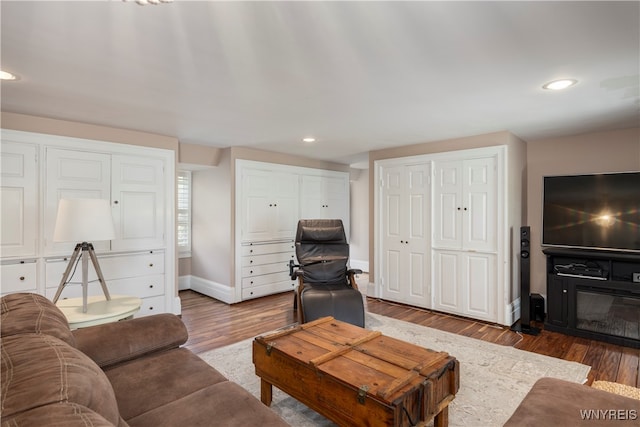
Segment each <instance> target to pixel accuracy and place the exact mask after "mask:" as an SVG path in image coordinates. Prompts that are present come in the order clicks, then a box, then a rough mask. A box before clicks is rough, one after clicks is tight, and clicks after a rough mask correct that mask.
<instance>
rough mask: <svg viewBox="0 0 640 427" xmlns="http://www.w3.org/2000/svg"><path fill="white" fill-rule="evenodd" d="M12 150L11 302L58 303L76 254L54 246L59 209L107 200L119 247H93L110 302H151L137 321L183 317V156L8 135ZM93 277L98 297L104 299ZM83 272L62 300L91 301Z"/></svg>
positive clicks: (5, 242)
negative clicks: (28, 298)
mask: <svg viewBox="0 0 640 427" xmlns="http://www.w3.org/2000/svg"><path fill="white" fill-rule="evenodd" d="M2 140H3V143H2V176H1V178H2V182H1V186H0V187H1V189H2V236H1V245H2V254H1V256H2V260H1V262H2V289H1V291H2V293H3V294H6V293H11V292H18V291H29V292H37V293H40V294H42V295H45V296H47V297H49V298H53V296H54V295H55V292H56V290H57V288H58V285H59V284H60V280H61V279H62V276H63V273H64V271H65V268H66V266H67V263H68V257H69V256H70V255H71V253H72V252H73V249H74V246H75V243H74V242H70V243H69V242H67V243H60V242H54V241H53V232H54V228H55V222H56V215H57V209H58V201H59V200H60V199H61V198H101V199H106V200H109V201H110V203H111V208H112V216H113V220H114V226H115V230H116V238H115V239H114V240H111V241H102V242H92V243H93V245H94V248H95V250H96V254H97V255H98V260H99V263H100V267H101V269H102V272H103V274H104V277H105V280H106V282H107V287H108V288H109V291H110V293H111V294H114V295H115V294H124V295H133V296H138V297H140V298H142V301H143V303H142V308H141V311H140V312H139V313H138V314H137V315H145V314H151V313H161V312H174V313H179V312H180V304H179V299H178V298H177V296H176V290H175V289H176V288H175V267H174V265H175V247H174V246H175V243H174V242H175V237H174V236H175V220H174V210H175V207H174V194H175V154H174V152H173V151H171V150H164V149H156V148H148V147H138V146H131V145H126V144H116V143H109V142H103V141H93V140H86V139H77V138H70V137H61V136H52V135H43V134H35V133H28V132H18V131H10V130H4V129H3V130H2ZM5 202H6V203H5ZM89 269H90V271H89V280H90V281H91V282H90V285H89V294H90V295H99V294H102V290H101V287H100V286H99V285H98V282H97V280H96V279H97V277H96V273H95V271H94V270H93V265H91V264H90V265H89ZM80 270H81V269H77V270H76V271H75V273H74V275H72V277H71V279H70V282H71V283H69V284H68V285H67V286H66V287H65V290H64V292H63V293H62V295H61V298H71V297H79V296H81V295H82V293H81V286H80V282H81V278H80V276H81V271H80Z"/></svg>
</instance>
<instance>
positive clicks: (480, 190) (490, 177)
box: [462, 157, 497, 251]
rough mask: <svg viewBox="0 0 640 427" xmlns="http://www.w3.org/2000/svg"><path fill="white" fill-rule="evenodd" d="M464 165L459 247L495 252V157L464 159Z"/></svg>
mask: <svg viewBox="0 0 640 427" xmlns="http://www.w3.org/2000/svg"><path fill="white" fill-rule="evenodd" d="M464 168H465V202H466V203H465V209H466V210H464V211H463V216H464V225H463V229H464V232H463V239H464V240H463V242H462V245H463V248H464V249H473V250H484V251H495V250H496V247H497V240H496V229H497V224H496V180H495V159H494V158H493V157H491V158H482V159H473V160H467V161H465V162H464Z"/></svg>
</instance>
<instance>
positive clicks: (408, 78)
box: [0, 0, 640, 164]
mask: <svg viewBox="0 0 640 427" xmlns="http://www.w3.org/2000/svg"><path fill="white" fill-rule="evenodd" d="M0 8H1V9H0V13H1V19H2V22H1V24H2V28H1V40H2V51H1V55H2V63H1V65H2V69H4V70H9V71H12V72H15V73H17V74H19V75H20V76H21V80H20V81H17V82H3V83H2V92H1V95H2V110H3V111H10V112H16V113H24V114H31V115H37V116H45V117H52V118H58V119H65V120H72V121H79V122H86V123H93V124H99V125H106V126H113V127H120V128H128V129H135V130H141V131H146V132H153V133H159V134H164V135H172V136H176V137H178V138H179V139H180V140H181V141H182V142H188V143H194V144H203V145H212V146H216V147H228V146H249V147H255V148H260V149H265V150H273V151H278V152H285V153H290V154H297V155H302V156H306V157H312V158H317V159H323V160H332V161H337V162H340V163H346V164H350V163H355V162H359V161H362V160H363V159H366V153H367V152H368V151H369V150H373V149H381V148H387V147H392V146H400V145H408V144H415V143H421V142H428V141H435V140H442V139H448V138H455V137H463V136H468V135H477V134H482V133H488V132H494V131H500V130H508V131H511V132H513V133H514V134H516V135H517V136H519V137H521V138H523V139H525V140H527V141H533V140H536V139H540V138H547V137H556V136H565V135H573V134H577V133H583V132H592V131H598V130H609V129H619V128H628V127H636V126H640V77H639V75H640V2H637V1H632V2H610V1H604V2H590V1H586V2H394V1H390V2H211V1H185V0H175V1H174V3H170V4H161V5H157V6H155V5H148V6H139V5H137V4H136V3H132V2H128V3H124V2H121V1H118V0H112V1H83V2H78V1H67V2H52V1H46V2H32V1H2V2H1V4H0ZM563 77H570V78H575V79H577V80H579V83H578V85H576V86H574V87H572V88H570V89H567V90H566V91H564V92H551V91H545V90H543V89H542V88H541V86H542V84H544V83H546V82H548V81H550V80H553V79H556V78H563ZM307 135H313V136H315V137H316V138H317V139H318V142H317V143H315V144H313V145H309V144H304V143H302V142H301V139H302V137H304V136H307Z"/></svg>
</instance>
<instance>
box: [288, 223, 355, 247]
mask: <svg viewBox="0 0 640 427" xmlns="http://www.w3.org/2000/svg"><path fill="white" fill-rule="evenodd" d="M296 242H297V243H314V242H322V243H347V237H346V235H345V233H344V226H343V224H342V220H340V219H301V220H300V221H298V230H297V233H296Z"/></svg>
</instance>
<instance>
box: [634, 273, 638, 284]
mask: <svg viewBox="0 0 640 427" xmlns="http://www.w3.org/2000/svg"><path fill="white" fill-rule="evenodd" d="M633 281H634V282H635V283H640V273H633Z"/></svg>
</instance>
